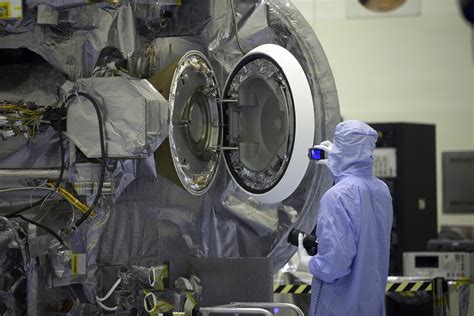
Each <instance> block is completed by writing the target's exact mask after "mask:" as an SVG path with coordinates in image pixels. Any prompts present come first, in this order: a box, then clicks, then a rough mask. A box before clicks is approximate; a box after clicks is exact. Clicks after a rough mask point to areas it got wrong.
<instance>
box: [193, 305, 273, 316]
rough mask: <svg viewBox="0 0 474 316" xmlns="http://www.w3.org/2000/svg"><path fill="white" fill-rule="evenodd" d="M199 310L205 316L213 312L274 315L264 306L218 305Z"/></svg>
mask: <svg viewBox="0 0 474 316" xmlns="http://www.w3.org/2000/svg"><path fill="white" fill-rule="evenodd" d="M199 312H201V313H202V315H203V316H207V315H211V314H217V313H219V314H234V315H238V314H257V315H265V316H272V313H270V312H269V311H267V310H264V309H263V308H242V307H224V306H217V307H201V308H200V309H199Z"/></svg>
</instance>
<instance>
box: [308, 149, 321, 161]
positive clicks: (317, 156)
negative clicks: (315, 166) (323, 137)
mask: <svg viewBox="0 0 474 316" xmlns="http://www.w3.org/2000/svg"><path fill="white" fill-rule="evenodd" d="M309 159H312V160H321V159H324V152H323V151H322V150H321V149H310V150H309Z"/></svg>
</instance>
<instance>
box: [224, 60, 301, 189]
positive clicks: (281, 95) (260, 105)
mask: <svg viewBox="0 0 474 316" xmlns="http://www.w3.org/2000/svg"><path fill="white" fill-rule="evenodd" d="M252 58H255V57H252ZM229 78H230V79H229V82H228V83H227V85H226V90H225V91H224V93H225V94H224V95H225V99H226V102H223V113H226V114H228V115H227V117H226V116H224V128H223V130H224V137H223V142H224V146H226V147H228V149H229V150H226V151H224V158H225V160H226V163H227V166H228V167H229V170H230V172H231V173H232V175H233V177H234V179H235V180H236V181H237V182H238V183H239V185H240V186H241V187H242V188H243V189H245V190H247V191H249V192H252V193H256V194H263V193H265V192H268V191H269V190H271V189H272V188H273V187H274V186H275V185H276V184H277V183H278V182H279V181H280V179H281V178H282V177H283V175H284V173H285V170H286V168H287V166H288V163H289V161H290V157H291V153H292V150H293V143H294V124H295V115H294V105H293V98H292V96H291V91H290V88H289V85H288V82H287V81H286V78H285V75H284V74H283V72H282V71H281V70H280V68H279V67H278V66H277V65H276V64H274V62H273V61H272V60H270V59H268V58H265V57H261V58H255V59H251V60H248V61H246V60H245V59H244V60H243V61H242V64H240V65H239V66H238V67H236V69H235V70H234V72H233V73H232V74H231V76H230V77H229Z"/></svg>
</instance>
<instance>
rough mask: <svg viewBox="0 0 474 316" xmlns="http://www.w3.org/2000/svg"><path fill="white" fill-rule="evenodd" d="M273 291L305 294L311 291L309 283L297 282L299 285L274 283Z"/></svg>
mask: <svg viewBox="0 0 474 316" xmlns="http://www.w3.org/2000/svg"><path fill="white" fill-rule="evenodd" d="M273 293H275V294H306V293H311V285H308V284H299V285H292V284H286V285H274V286H273Z"/></svg>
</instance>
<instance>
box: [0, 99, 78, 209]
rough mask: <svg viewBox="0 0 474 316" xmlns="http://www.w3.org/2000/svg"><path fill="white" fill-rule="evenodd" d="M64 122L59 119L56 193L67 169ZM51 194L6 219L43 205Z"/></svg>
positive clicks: (63, 105)
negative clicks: (59, 158)
mask: <svg viewBox="0 0 474 316" xmlns="http://www.w3.org/2000/svg"><path fill="white" fill-rule="evenodd" d="M72 97H74V95H70V96H68V97H67V98H66V100H64V102H63V103H62V105H61V109H63V108H65V107H66V104H68V103H69V101H70V100H71V99H72ZM61 124H62V120H61V118H60V119H59V127H60V128H59V149H60V152H61V169H60V171H59V176H58V178H57V179H56V183H55V185H54V189H53V190H54V191H56V190H57V189H58V188H59V186H60V184H61V182H62V180H63V175H64V170H65V169H66V163H65V151H64V136H63V131H62V126H61ZM51 194H53V192H52V191H51V192H48V193H47V194H46V195H45V196H43V197H42V198H41V199H39V200H38V201H36V202H34V203H31V204H30V205H28V206H26V207H23V208H21V209H19V210H16V211H13V212H11V213H9V214H6V215H5V217H6V218H11V217H15V216H16V215H18V214H20V213H23V212H25V211H28V210H30V209H32V208H34V207H35V206H38V205H41V204H43V202H44V201H46V200H47V199H48V198H49V197H50V196H51Z"/></svg>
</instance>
